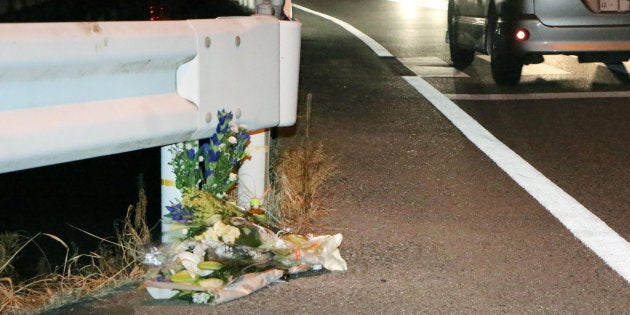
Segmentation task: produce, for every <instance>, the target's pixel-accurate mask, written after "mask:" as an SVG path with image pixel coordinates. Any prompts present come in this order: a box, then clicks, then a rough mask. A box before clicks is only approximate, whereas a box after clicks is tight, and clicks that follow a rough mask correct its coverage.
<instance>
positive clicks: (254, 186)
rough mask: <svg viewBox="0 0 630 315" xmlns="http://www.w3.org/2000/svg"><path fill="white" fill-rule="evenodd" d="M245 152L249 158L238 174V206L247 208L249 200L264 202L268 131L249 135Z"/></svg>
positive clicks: (267, 184) (267, 176)
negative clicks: (256, 199) (254, 199)
mask: <svg viewBox="0 0 630 315" xmlns="http://www.w3.org/2000/svg"><path fill="white" fill-rule="evenodd" d="M249 135H250V143H249V146H248V147H247V151H248V153H249V155H250V158H249V159H247V160H245V161H244V162H243V165H242V166H241V168H240V169H239V172H238V204H239V205H240V206H243V207H245V208H248V207H249V200H250V199H251V198H258V199H260V200H263V201H264V194H265V191H266V190H267V187H268V186H269V144H270V141H271V140H270V139H271V136H270V132H269V129H263V130H256V131H253V132H251V133H250V134H249Z"/></svg>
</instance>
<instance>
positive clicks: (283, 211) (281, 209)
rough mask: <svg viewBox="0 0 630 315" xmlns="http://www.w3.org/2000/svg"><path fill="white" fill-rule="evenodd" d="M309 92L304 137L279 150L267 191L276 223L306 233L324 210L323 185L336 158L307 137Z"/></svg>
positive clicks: (322, 146) (334, 166) (268, 202)
mask: <svg viewBox="0 0 630 315" xmlns="http://www.w3.org/2000/svg"><path fill="white" fill-rule="evenodd" d="M311 101H312V95H311V94H310V93H309V94H308V95H307V103H306V119H305V122H306V129H305V135H304V140H303V141H302V142H301V143H300V144H299V145H297V146H295V147H290V148H287V149H286V150H284V151H283V152H282V153H280V155H279V157H278V158H277V163H274V167H273V173H274V180H273V181H272V189H271V191H270V193H268V194H267V197H266V202H267V205H268V208H270V209H268V211H269V210H271V211H270V212H271V213H270V214H271V215H272V217H273V219H274V220H275V221H276V222H278V224H279V225H280V226H282V227H285V228H290V229H291V230H292V232H295V233H303V232H307V230H308V229H311V228H312V227H313V225H315V218H316V217H317V215H319V214H322V213H325V212H326V211H327V209H325V208H324V207H323V201H324V198H323V196H321V191H322V187H323V185H324V184H325V182H326V180H327V179H329V178H330V177H332V176H334V175H335V173H336V171H337V163H336V161H335V157H334V156H333V155H332V154H330V153H329V152H327V151H326V150H325V149H324V145H323V143H322V142H315V141H313V140H312V139H310V135H309V134H310V124H311Z"/></svg>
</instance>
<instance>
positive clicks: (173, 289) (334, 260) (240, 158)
mask: <svg viewBox="0 0 630 315" xmlns="http://www.w3.org/2000/svg"><path fill="white" fill-rule="evenodd" d="M199 143H200V144H197V143H196V142H187V143H182V144H179V145H177V146H175V148H174V149H173V150H172V154H173V161H172V162H171V165H172V166H173V169H174V172H175V175H176V186H177V188H178V189H179V190H180V191H181V193H182V197H181V199H179V200H173V204H172V205H170V206H168V207H167V210H168V214H167V215H166V217H167V218H166V221H167V222H166V223H168V224H169V226H170V229H171V230H170V234H169V237H170V239H171V243H170V244H168V246H164V247H163V248H162V249H161V250H155V251H153V252H151V253H150V254H147V259H146V261H147V263H148V264H150V265H153V266H152V268H151V273H150V275H149V277H148V278H149V280H147V281H146V282H145V286H146V287H147V290H148V291H149V293H150V294H151V296H152V297H154V298H156V299H169V298H179V299H185V300H188V301H191V302H193V303H199V304H206V303H215V304H216V303H222V302H226V301H230V300H233V299H236V298H239V297H242V296H245V295H247V294H249V293H251V292H253V291H255V290H257V289H260V288H262V287H264V286H267V285H269V284H271V283H273V282H276V281H278V280H279V279H280V278H281V277H283V276H284V275H287V274H300V273H301V272H305V271H309V270H322V269H326V270H330V271H344V270H346V269H347V266H346V262H345V260H344V259H343V258H342V257H341V255H340V252H339V249H338V247H339V245H340V244H341V241H342V236H341V234H337V235H322V236H312V235H306V236H305V235H299V234H294V233H291V229H290V228H286V227H285V226H283V228H280V227H279V226H278V224H277V222H274V219H273V217H272V216H270V215H267V213H265V211H264V205H265V204H264V201H263V202H262V207H260V206H259V205H260V204H261V199H260V197H261V196H259V197H258V198H252V200H251V203H252V208H251V209H250V208H243V207H239V206H238V205H236V203H235V201H234V200H235V197H234V192H233V190H234V188H235V185H236V184H237V182H238V176H237V174H238V169H239V167H240V166H241V164H242V163H243V162H244V161H245V160H246V159H247V158H248V154H247V150H246V148H247V145H248V143H249V135H248V134H247V130H246V128H245V126H242V125H237V124H236V123H235V122H234V117H233V115H232V113H230V112H227V111H225V110H221V111H219V112H218V124H217V127H216V130H215V133H214V134H213V135H212V136H211V137H210V138H209V139H206V140H205V141H200V142H199Z"/></svg>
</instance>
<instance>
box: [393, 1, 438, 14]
mask: <svg viewBox="0 0 630 315" xmlns="http://www.w3.org/2000/svg"><path fill="white" fill-rule="evenodd" d="M388 1H391V2H399V3H402V4H403V5H410V6H411V5H415V6H418V7H424V8H429V9H438V10H442V11H446V9H448V1H444V0H388Z"/></svg>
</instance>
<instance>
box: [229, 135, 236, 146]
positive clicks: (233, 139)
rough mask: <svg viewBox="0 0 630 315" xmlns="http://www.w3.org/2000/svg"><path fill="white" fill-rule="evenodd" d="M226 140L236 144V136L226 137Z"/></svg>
mask: <svg viewBox="0 0 630 315" xmlns="http://www.w3.org/2000/svg"><path fill="white" fill-rule="evenodd" d="M228 142H229V143H231V144H236V142H237V141H236V137H234V136H230V137H228Z"/></svg>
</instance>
